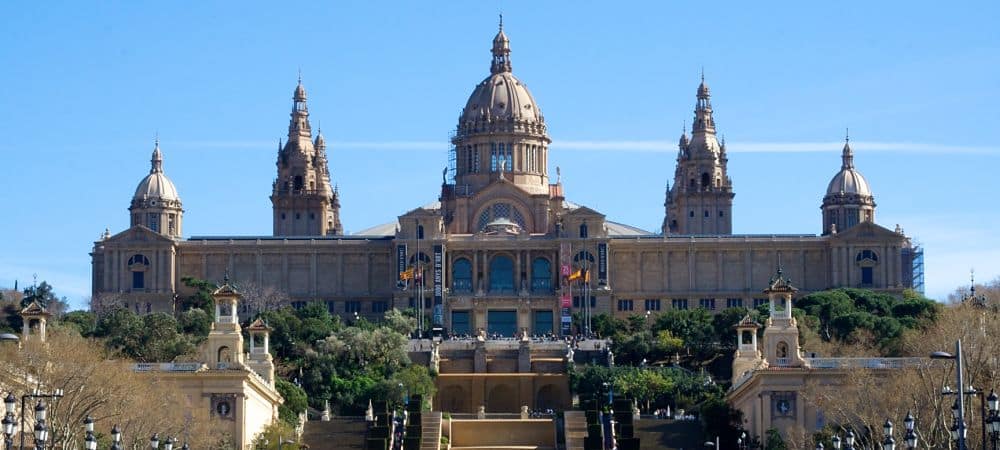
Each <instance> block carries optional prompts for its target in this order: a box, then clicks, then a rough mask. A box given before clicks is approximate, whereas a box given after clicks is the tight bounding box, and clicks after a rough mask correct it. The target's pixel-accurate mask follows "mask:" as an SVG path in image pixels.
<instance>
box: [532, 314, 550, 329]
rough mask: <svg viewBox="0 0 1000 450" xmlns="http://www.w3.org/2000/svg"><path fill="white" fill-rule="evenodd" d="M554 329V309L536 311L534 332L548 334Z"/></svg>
mask: <svg viewBox="0 0 1000 450" xmlns="http://www.w3.org/2000/svg"><path fill="white" fill-rule="evenodd" d="M552 331H553V330H552V311H535V328H534V331H533V333H534V334H548V333H551V332H552Z"/></svg>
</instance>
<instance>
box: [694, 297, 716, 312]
mask: <svg viewBox="0 0 1000 450" xmlns="http://www.w3.org/2000/svg"><path fill="white" fill-rule="evenodd" d="M698 307H699V308H702V309H707V310H709V311H715V299H714V298H703V299H701V300H698Z"/></svg>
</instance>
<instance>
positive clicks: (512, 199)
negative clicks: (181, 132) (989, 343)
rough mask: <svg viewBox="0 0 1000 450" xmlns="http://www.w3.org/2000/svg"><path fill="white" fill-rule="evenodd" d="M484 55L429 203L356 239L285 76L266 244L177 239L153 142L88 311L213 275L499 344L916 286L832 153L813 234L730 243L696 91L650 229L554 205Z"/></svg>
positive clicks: (728, 211) (559, 195) (545, 144)
mask: <svg viewBox="0 0 1000 450" xmlns="http://www.w3.org/2000/svg"><path fill="white" fill-rule="evenodd" d="M491 53H492V55H491V62H490V70H489V73H488V74H487V75H486V77H485V78H484V79H483V80H482V81H481V82H480V83H479V84H477V85H476V87H475V89H474V90H473V91H472V94H471V95H470V96H469V100H468V101H467V102H466V104H465V105H464V107H463V108H462V110H461V113H460V115H459V121H458V124H457V126H456V129H455V132H454V137H453V138H452V139H451V142H450V144H451V151H452V155H451V159H452V160H453V167H452V168H451V169H449V170H447V171H446V172H445V174H444V176H443V181H442V184H441V191H440V194H439V196H438V201H437V202H434V203H432V204H428V205H424V206H419V207H416V208H414V209H412V210H410V211H408V212H406V213H404V214H402V215H400V216H398V217H397V218H396V219H395V220H392V221H391V222H389V223H387V224H384V225H380V226H375V227H372V228H369V229H367V230H364V231H361V232H359V233H355V234H351V235H345V234H344V233H343V230H344V227H343V225H342V224H341V221H340V195H341V193H340V192H338V190H337V189H335V188H333V187H332V183H333V178H332V177H331V170H330V166H331V164H332V165H333V167H334V168H336V158H333V159H330V158H329V157H328V152H327V147H326V143H325V140H324V137H323V135H322V134H321V133H316V134H314V133H313V132H312V128H311V126H310V122H309V112H308V107H307V95H306V90H305V88H304V87H303V85H302V82H301V80H300V81H299V84H298V85H297V86H296V87H295V90H294V94H293V107H292V112H291V119H290V123H289V127H288V137H287V140H286V141H285V142H284V144H283V145H279V149H278V154H277V161H276V164H277V172H276V177H275V179H274V180H273V189H272V194H271V203H272V205H273V224H272V226H273V233H272V235H270V236H227V235H220V236H194V237H184V236H183V234H182V223H183V216H184V214H185V212H186V211H184V210H183V208H182V202H181V197H180V194H179V190H178V189H177V187H176V186H174V184H173V183H172V182H171V181H170V179H169V178H168V177H167V175H166V171H165V169H164V167H165V164H164V154H163V152H161V150H160V147H159V143H157V145H156V146H155V148H154V150H153V155H152V160H151V168H150V172H149V174H148V175H146V177H145V178H143V179H142V181H141V182H140V183H139V186H138V188H137V189H136V191H135V194H134V196H133V197H132V200H131V204H130V207H129V211H130V214H131V225H130V227H129V228H128V229H126V230H124V231H121V232H119V233H117V234H115V235H111V233H109V232H105V234H104V236H103V237H102V238H101V239H100V240H99V241H97V242H95V243H94V247H93V252H92V253H91V256H92V262H93V280H92V283H93V296H94V299H95V302H97V304H100V302H101V301H102V300H101V299H107V298H114V299H116V300H115V301H121V302H124V303H125V304H126V306H128V307H129V308H134V309H135V310H136V311H137V312H140V313H146V312H152V311H170V310H172V308H173V307H174V303H175V301H176V298H177V296H178V295H184V294H186V293H187V292H188V291H187V289H188V288H186V287H185V285H184V283H183V282H182V281H181V280H182V279H183V278H185V277H194V278H199V279H206V280H212V281H221V280H222V279H223V278H224V276H225V274H227V273H228V274H229V276H230V278H231V279H232V280H233V282H234V284H236V285H237V286H239V285H240V284H241V283H244V284H252V285H255V286H261V287H267V288H273V289H276V290H279V291H282V292H284V293H287V295H288V296H289V297H290V298H291V299H292V302H293V304H294V305H296V306H298V305H302V304H305V302H322V303H323V304H325V305H326V307H327V308H329V310H330V311H331V312H332V313H335V314H338V315H349V316H354V315H361V316H370V317H376V316H381V315H382V313H383V312H385V311H386V310H388V309H390V308H408V307H414V308H419V309H421V310H423V311H424V312H425V314H426V316H427V318H428V319H429V321H430V323H433V324H434V325H436V326H441V327H443V328H444V329H445V330H447V331H449V332H452V333H456V334H470V335H472V334H476V333H477V332H478V330H480V329H484V330H485V331H486V332H488V333H490V334H494V333H496V334H501V335H505V336H511V335H514V334H516V333H519V332H524V331H526V332H527V333H529V334H544V333H549V332H552V333H555V334H566V333H571V332H573V333H575V332H578V331H584V330H577V329H571V328H570V317H571V316H572V314H573V313H575V312H584V313H585V315H588V314H597V313H608V314H614V315H617V316H627V315H631V314H644V313H646V311H651V312H652V313H654V314H655V313H657V312H659V311H663V310H667V309H670V308H673V309H686V308H705V309H709V310H713V311H719V310H722V309H724V308H729V307H738V306H745V307H755V306H758V305H760V304H764V303H766V302H767V301H768V300H767V298H765V296H762V295H761V294H760V287H761V286H767V285H768V281H769V280H770V276H771V275H772V274H773V271H774V268H775V267H777V266H779V264H780V266H781V267H782V268H783V270H784V274H785V275H786V276H787V277H790V278H791V279H794V280H795V282H796V285H797V287H798V288H799V289H800V292H802V293H808V292H811V291H819V290H824V289H830V288H835V287H846V286H850V287H865V288H870V289H874V290H879V291H886V292H894V293H898V292H901V291H902V290H904V289H907V288H918V289H919V288H920V287H921V286H920V280H921V276H922V275H921V273H920V272H919V270H917V271H915V270H914V268H915V267H919V266H920V264H919V262H920V260H921V258H922V254H921V252H920V250H919V248H917V247H916V246H915V245H914V244H913V243H912V241H911V240H910V238H908V237H907V236H905V235H904V234H903V233H902V231H901V229H900V228H899V227H898V226H897V227H896V228H895V230H892V229H887V228H884V227H882V226H879V225H877V224H876V223H875V201H874V195H873V193H872V190H871V188H870V187H869V184H868V181H867V180H866V179H865V178H864V177H863V176H862V175H861V173H860V172H859V170H858V168H857V167H856V165H855V162H854V152H853V150H852V149H851V146H850V145H849V143H845V145H844V147H843V154H842V158H841V159H842V161H841V165H840V168H839V169H837V170H831V171H832V172H834V173H835V174H834V175H833V178H832V180H831V181H830V183H829V185H828V186H827V189H826V191H825V193H824V195H823V196H822V197H821V198H817V201H818V203H821V210H822V214H821V216H818V217H817V219H821V220H822V222H821V226H820V227H818V231H819V234H797V235H784V234H774V235H747V234H734V233H733V229H732V211H733V210H732V205H733V201H734V198H735V184H734V180H732V179H731V178H730V177H729V175H728V171H727V165H728V157H727V153H726V145H725V142H724V141H721V140H719V139H718V138H717V135H716V128H717V124H716V123H715V120H714V118H713V108H712V102H711V92H710V90H709V87H708V84H707V83H706V82H705V80H704V79H702V80H701V84H700V85H699V86H698V88H697V92H696V99H695V102H696V103H695V110H694V120H693V122H692V125H691V129H690V135H689V134H688V133H687V132H685V133H684V134H683V135H682V136H681V137H680V141H679V145H678V154H677V160H676V170H675V172H674V176H673V180H672V183H670V187H669V188H668V190H667V193H666V198H665V203H664V206H665V213H664V216H663V225H662V228H661V229H660V230H657V231H656V232H650V231H645V230H642V229H639V228H636V227H633V226H629V225H625V224H621V223H618V222H614V221H612V220H611V219H609V218H607V217H605V215H604V214H602V213H600V212H599V211H595V210H593V209H591V208H588V207H586V206H584V204H581V203H577V201H579V200H578V199H572V197H571V196H570V197H568V196H567V194H570V195H571V194H572V193H567V192H564V189H563V185H562V183H561V180H560V177H559V173H558V169H556V174H555V175H556V176H555V177H552V176H550V172H549V168H550V167H551V166H553V165H554V164H555V162H553V161H549V158H548V150H549V144H550V143H551V138H550V136H549V133H548V129H547V127H546V123H545V116H544V115H543V113H542V110H541V108H540V106H539V105H538V103H537V102H536V101H535V98H534V97H533V96H532V94H531V92H529V90H528V88H527V86H526V85H525V84H524V83H523V82H522V81H521V80H520V79H519V78H518V77H516V76H515V75H514V73H513V64H512V60H511V46H510V40H509V39H508V37H507V35H506V33H505V32H504V31H503V27H502V25H501V28H500V31H499V32H498V33H497V34H496V36H495V37H494V39H493V45H492V51H491ZM444 126H445V125H442V127H444ZM167 150H168V152H167V153H168V154H169V149H167ZM168 161H169V159H168ZM831 166H832V164H831ZM168 168H169V167H168ZM831 169H834V167H831ZM170 170H173V171H176V170H183V168H176V167H175V168H170ZM334 173H335V171H334ZM664 181H668V180H664ZM737 181H738V180H737ZM263 182H265V181H264V180H261V183H263ZM748 182H749V181H748ZM184 188H185V190H186V191H187V192H191V191H192V190H195V189H198V188H199V187H198V186H184ZM814 188H815V190H816V191H817V192H820V190H821V189H822V186H819V185H817V186H814ZM359 190H360V187H357V188H351V192H347V191H345V192H344V195H363V193H362V192H358V191H359ZM762 201H763V200H762ZM658 210H659V205H649V211H650V213H653V211H658ZM191 213H192V214H203V213H205V212H204V211H191ZM220 231H224V230H220Z"/></svg>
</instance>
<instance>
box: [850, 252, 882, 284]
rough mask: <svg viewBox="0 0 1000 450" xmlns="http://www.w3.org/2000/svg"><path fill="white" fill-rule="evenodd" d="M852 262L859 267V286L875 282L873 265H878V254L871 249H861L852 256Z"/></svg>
mask: <svg viewBox="0 0 1000 450" xmlns="http://www.w3.org/2000/svg"><path fill="white" fill-rule="evenodd" d="M854 262H855V264H857V265H858V266H859V267H861V286H871V285H873V284H875V266H877V265H878V254H877V253H875V251H873V250H862V251H860V252H858V254H857V256H855V257H854Z"/></svg>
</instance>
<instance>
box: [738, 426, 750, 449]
mask: <svg viewBox="0 0 1000 450" xmlns="http://www.w3.org/2000/svg"><path fill="white" fill-rule="evenodd" d="M747 445H748V443H747V432H746V431H740V437H738V438H736V448H737V449H738V450H747Z"/></svg>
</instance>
